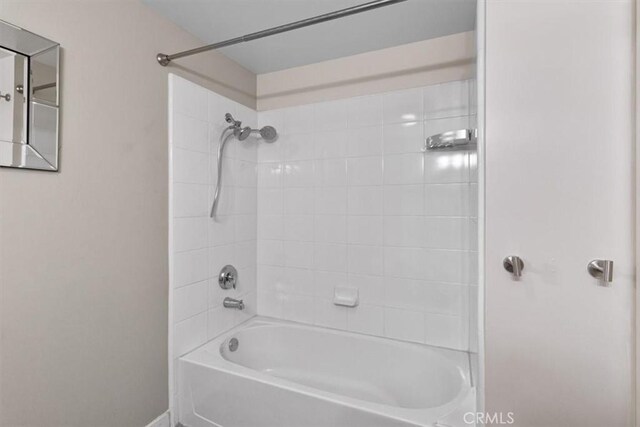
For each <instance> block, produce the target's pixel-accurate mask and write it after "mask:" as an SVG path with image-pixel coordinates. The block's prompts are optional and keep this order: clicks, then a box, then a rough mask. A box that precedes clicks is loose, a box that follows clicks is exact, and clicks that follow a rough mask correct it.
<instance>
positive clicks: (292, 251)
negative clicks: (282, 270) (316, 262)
mask: <svg viewBox="0 0 640 427" xmlns="http://www.w3.org/2000/svg"><path fill="white" fill-rule="evenodd" d="M313 256H314V253H313V243H311V242H292V241H285V242H284V265H285V266H288V267H299V268H311V267H313Z"/></svg>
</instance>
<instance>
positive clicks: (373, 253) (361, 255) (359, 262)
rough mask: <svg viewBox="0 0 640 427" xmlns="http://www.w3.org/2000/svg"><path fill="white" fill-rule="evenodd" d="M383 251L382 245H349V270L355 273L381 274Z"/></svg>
mask: <svg viewBox="0 0 640 427" xmlns="http://www.w3.org/2000/svg"><path fill="white" fill-rule="evenodd" d="M382 267H383V251H382V247H380V246H362V245H349V249H348V271H349V273H353V274H360V275H368V276H380V275H382V272H383V269H382Z"/></svg>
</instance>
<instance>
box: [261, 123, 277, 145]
mask: <svg viewBox="0 0 640 427" xmlns="http://www.w3.org/2000/svg"><path fill="white" fill-rule="evenodd" d="M259 132H260V136H261V137H262V139H264V141H265V142H273V141H275V140H276V139H277V138H278V131H276V128H274V127H273V126H264V127H263V128H261V129H260V130H259Z"/></svg>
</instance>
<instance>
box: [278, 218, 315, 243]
mask: <svg viewBox="0 0 640 427" xmlns="http://www.w3.org/2000/svg"><path fill="white" fill-rule="evenodd" d="M313 219H314V218H313V215H285V216H284V227H283V230H284V231H283V237H284V239H285V240H294V241H302V242H311V241H313V227H314V224H313V223H314V221H313Z"/></svg>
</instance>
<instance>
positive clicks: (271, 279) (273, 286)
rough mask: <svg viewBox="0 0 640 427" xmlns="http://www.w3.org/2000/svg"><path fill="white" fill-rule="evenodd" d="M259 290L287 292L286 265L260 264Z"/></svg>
mask: <svg viewBox="0 0 640 427" xmlns="http://www.w3.org/2000/svg"><path fill="white" fill-rule="evenodd" d="M258 290H259V291H260V292H272V293H276V292H285V291H287V289H286V283H285V280H284V267H277V266H271V265H259V266H258Z"/></svg>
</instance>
